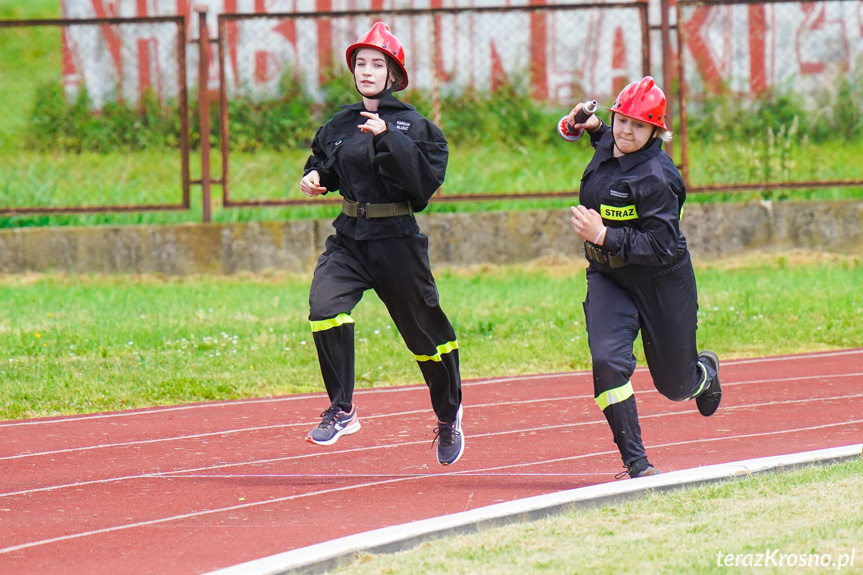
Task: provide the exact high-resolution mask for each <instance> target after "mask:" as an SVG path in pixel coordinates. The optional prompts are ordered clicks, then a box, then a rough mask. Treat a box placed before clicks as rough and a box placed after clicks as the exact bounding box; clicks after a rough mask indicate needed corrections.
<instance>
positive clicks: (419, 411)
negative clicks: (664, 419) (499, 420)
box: [0, 395, 593, 461]
mask: <svg viewBox="0 0 863 575" xmlns="http://www.w3.org/2000/svg"><path fill="white" fill-rule="evenodd" d="M579 399H580V400H583V399H593V395H570V396H560V395H558V396H555V397H543V398H537V399H525V400H517V401H501V402H497V403H485V404H477V405H472V406H470V408H471V409H475V408H488V407H497V406H501V405H527V404H529V403H545V402H549V403H552V402H558V401H561V400H570V401H572V400H579ZM430 413H431V409H413V410H410V411H398V412H390V413H377V414H372V415H363V417H362V420H363V421H366V420H369V419H372V420H374V419H386V418H391V417H404V416H408V415H423V414H425V415H428V414H430ZM430 417H431V416H430ZM318 423H320V422H319V421H317V420H315V421H302V422H297V423H280V424H277V425H265V426H258V427H239V428H234V429H227V430H222V431H208V432H205V433H195V434H191V435H173V436H169V437H160V438H156V439H138V440H135V441H125V442H120V443H97V444H95V445H85V446H81V447H68V448H65V449H55V450H52V451H33V452H29V453H18V454H15V455H5V456H2V457H0V461H4V460H7V459H21V458H24V457H39V456H43V455H58V454H62V453H73V452H77V451H88V450H90V449H105V448H107V447H129V446H135V445H146V444H151V443H160V442H165V441H183V440H187V439H200V438H202V437H214V436H220V435H231V434H236V433H244V432H247V431H248V432H252V431H262V430H266V429H281V428H288V427H308V428H312V427H315V426H316V425H317V424H318Z"/></svg>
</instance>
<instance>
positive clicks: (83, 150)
mask: <svg viewBox="0 0 863 575" xmlns="http://www.w3.org/2000/svg"><path fill="white" fill-rule="evenodd" d="M256 6H257V4H256ZM655 8H656V6H653V5H651V6H648V3H647V2H640V1H639V2H630V3H601V4H597V3H585V4H558V5H533V4H531V5H529V6H506V7H471V8H457V7H455V8H446V9H443V8H436V9H421V10H390V11H386V12H380V11H378V12H370V11H338V12H336V11H333V12H314V13H312V12H303V13H300V12H297V13H255V14H219V15H218V16H217V17H214V16H215V15H213V14H209V15H208V13H207V12H206V9H205V8H199V9H197V10H198V12H197V13H196V14H194V15H193V16H192V17H191V18H187V17H186V16H172V17H141V18H88V19H64V20H36V21H33V20H31V21H15V22H0V47H1V48H0V97H2V98H3V100H4V105H5V111H6V114H7V117H8V121H7V122H5V123H4V124H3V125H2V126H0V160H2V163H3V165H4V169H3V170H2V171H0V214H6V215H10V214H12V215H15V214H27V213H37V214H38V213H65V212H112V211H154V210H197V209H198V207H199V205H198V204H197V201H196V202H192V201H191V199H190V188H192V187H193V186H200V209H201V217H202V219H203V220H204V221H209V220H210V218H211V210H212V207H211V187H213V186H215V187H221V194H220V196H215V199H216V200H217V202H218V203H219V204H220V207H221V208H228V209H229V208H239V207H257V206H285V205H287V206H290V205H301V204H309V203H318V202H321V201H333V200H332V199H330V200H327V199H309V198H305V197H304V196H302V194H300V192H299V187H298V181H299V177H300V174H301V172H302V166H303V164H304V162H305V159H306V157H307V156H308V153H309V149H308V145H309V142H310V140H311V138H312V136H313V134H314V132H315V130H316V129H317V127H318V126H320V125H321V124H323V123H324V122H326V121H327V119H328V118H329V117H330V116H331V115H332V114H333V113H334V112H336V111H337V109H338V105H340V104H347V103H351V102H353V101H356V100H358V99H359V96H358V94H357V93H356V91H355V89H354V87H353V84H352V82H351V78H350V75H349V73H348V71H347V67H346V65H345V62H344V51H345V49H346V47H347V46H348V45H349V44H351V43H353V42H354V41H356V39H357V38H358V37H359V36H360V35H361V34H362V33H363V32H365V31H366V30H368V29H369V28H370V27H371V25H372V23H373V22H375V21H377V20H384V21H386V22H387V23H388V24H389V25H390V27H391V28H392V30H393V31H394V33H395V34H396V35H397V36H398V37H399V38H400V39H401V40H402V42H403V43H404V45H405V50H406V52H407V60H408V68H409V72H410V77H411V85H410V87H409V89H408V90H406V91H405V92H402V93H400V96H399V97H400V98H402V99H404V100H405V101H407V102H409V103H411V104H413V105H415V106H416V107H417V108H418V110H419V111H420V112H421V113H423V114H424V115H426V116H428V117H430V118H431V119H432V120H433V121H435V123H437V124H438V125H440V126H441V128H442V129H443V131H444V133H445V134H446V135H447V138H448V140H449V142H450V167H449V170H448V174H447V181H446V182H445V184H444V187H443V188H442V189H441V190H440V191H439V193H438V194H436V196H435V198H434V199H433V201H436V202H443V201H463V200H492V199H502V198H523V197H547V196H556V195H566V196H574V195H576V193H577V192H576V190H577V188H578V180H579V178H580V174H581V170H582V169H583V166H584V165H585V164H586V162H587V161H588V159H589V156H590V153H591V150H590V147H589V146H587V145H586V144H585V143H584V142H580V143H577V144H576V145H571V144H568V143H566V142H564V141H563V140H561V139H558V138H557V136H556V134H555V130H554V126H555V124H556V122H557V120H559V118H560V117H561V115H563V114H565V113H566V112H567V111H568V110H569V109H570V108H571V107H572V106H573V105H574V104H575V103H576V102H578V101H580V100H582V99H597V100H599V101H600V102H601V104H603V105H605V106H607V105H610V103H611V101H612V100H613V98H614V96H615V95H616V94H617V93H618V92H619V90H620V89H621V88H622V87H623V86H624V85H625V84H626V83H628V82H629V81H632V80H633V79H637V78H639V77H641V76H642V75H645V74H653V75H654V76H656V77H657V78H658V79H660V80H661V82H660V83H661V85H662V86H663V87H664V88H665V91H666V94H667V95H668V96H669V107H670V111H671V110H673V112H671V121H672V122H673V129H674V131H675V144H674V146H670V147H668V148H667V149H668V150H669V152H670V153H671V154H672V157H674V158H675V160H676V161H677V163H678V165H679V166H680V168H681V171H682V172H683V175H684V178H685V180H686V182H687V186H688V189H689V190H690V191H691V192H695V193H699V192H717V191H723V192H725V191H727V192H735V191H742V190H767V191H770V190H780V189H781V190H785V189H797V188H823V187H837V186H861V185H863V170H861V169H860V168H859V167H858V165H859V162H857V161H856V154H857V151H858V150H859V149H860V145H861V144H863V141H861V140H863V78H861V74H863V67H861V61H860V57H859V56H858V54H863V29H861V28H860V27H857V26H854V25H852V22H856V21H857V18H856V15H857V4H856V3H854V2H852V1H851V0H822V1H819V2H800V1H789V0H783V1H773V0H758V1H756V0H680V1H678V2H677V3H676V6H675V7H674V8H669V2H668V1H667V0H663V1H661V3H660V14H659V19H660V20H661V24H657V23H656V22H654V23H653V24H650V23H649V18H648V16H649V14H648V13H649V11H650V10H653V12H652V15H653V18H654V21H655V20H656V19H657V18H656V16H657V14H656V11H655ZM208 16H209V17H210V18H209V25H208V24H207V22H208ZM211 34H212V37H211ZM651 46H653V48H654V53H656V52H657V51H658V52H659V57H656V58H652V55H651ZM657 47H658V48H659V50H657ZM27 50H30V51H39V54H38V58H39V61H40V63H41V65H40V66H24V65H22V64H21V63H20V62H19V61H18V58H17V56H16V55H17V54H19V53H24V52H26V51H27ZM189 95H191V96H193V97H190V96H189ZM601 109H602V108H601ZM602 114H603V115H604V116H605V114H606V113H605V112H604V111H603V112H602ZM605 119H607V118H605ZM211 148H212V150H211ZM190 166H192V170H194V171H195V172H196V175H194V176H193V175H192V174H191V173H190V172H191V171H190ZM197 172H199V177H198V175H197ZM490 175H491V176H490ZM193 178H194V179H193Z"/></svg>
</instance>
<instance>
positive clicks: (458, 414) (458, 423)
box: [437, 405, 464, 465]
mask: <svg viewBox="0 0 863 575" xmlns="http://www.w3.org/2000/svg"><path fill="white" fill-rule="evenodd" d="M461 416H462V409H461V406H460V405H459V406H458V411H457V412H456V414H455V419H456V426H455V428H456V430H457V431H458V432H459V435H460V436H461V448H460V449H459V450H458V455H456V456H455V459H453V460H452V461H449V462H447V461H441V460H440V459H438V460H437V462H438V463H440V464H441V465H452V464H454V463H455V462H456V461H458V460H459V459H461V456H462V454H463V453H464V431H462V429H461Z"/></svg>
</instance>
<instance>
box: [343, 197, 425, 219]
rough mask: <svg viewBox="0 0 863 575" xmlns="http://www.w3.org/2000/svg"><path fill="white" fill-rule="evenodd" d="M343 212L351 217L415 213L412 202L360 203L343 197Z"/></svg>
mask: <svg viewBox="0 0 863 575" xmlns="http://www.w3.org/2000/svg"><path fill="white" fill-rule="evenodd" d="M342 213H343V214H345V215H346V216H348V217H349V218H366V219H369V220H370V219H373V218H392V217H394V216H409V215H411V214H413V213H414V208H413V206H412V205H411V203H410V202H399V203H397V204H360V203H358V202H352V201H351V200H348V199H342Z"/></svg>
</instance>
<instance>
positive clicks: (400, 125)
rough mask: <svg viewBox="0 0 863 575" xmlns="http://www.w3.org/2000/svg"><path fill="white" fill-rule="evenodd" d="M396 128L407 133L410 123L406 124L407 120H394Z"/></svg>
mask: <svg viewBox="0 0 863 575" xmlns="http://www.w3.org/2000/svg"><path fill="white" fill-rule="evenodd" d="M396 128H397V129H399V130H401V131H402V132H409V131H410V129H411V122H408V121H407V120H396Z"/></svg>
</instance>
